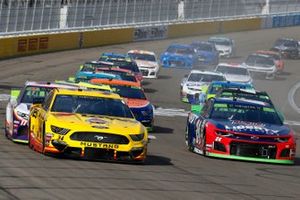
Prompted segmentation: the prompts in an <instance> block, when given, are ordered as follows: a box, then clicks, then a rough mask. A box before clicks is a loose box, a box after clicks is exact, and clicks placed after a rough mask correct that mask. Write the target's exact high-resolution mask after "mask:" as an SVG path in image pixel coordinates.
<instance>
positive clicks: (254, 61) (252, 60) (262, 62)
mask: <svg viewBox="0 0 300 200" xmlns="http://www.w3.org/2000/svg"><path fill="white" fill-rule="evenodd" d="M245 63H246V64H247V65H250V66H252V65H255V66H259V67H270V66H273V65H274V60H273V58H272V57H269V56H263V55H249V56H248V58H247V60H246V62H245Z"/></svg>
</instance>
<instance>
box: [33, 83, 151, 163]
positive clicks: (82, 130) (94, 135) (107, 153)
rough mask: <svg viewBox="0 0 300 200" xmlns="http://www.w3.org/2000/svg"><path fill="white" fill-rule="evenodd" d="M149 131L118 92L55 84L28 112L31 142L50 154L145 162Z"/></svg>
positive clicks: (38, 149) (36, 149)
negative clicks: (73, 87) (135, 116)
mask: <svg viewBox="0 0 300 200" xmlns="http://www.w3.org/2000/svg"><path fill="white" fill-rule="evenodd" d="M147 143H148V132H147V130H146V128H145V127H144V126H143V125H142V124H141V123H140V122H138V121H136V120H135V119H134V116H133V114H132V113H131V111H130V109H129V108H128V106H127V105H126V103H125V102H124V101H123V100H122V98H120V96H119V95H117V94H114V93H107V92H99V91H88V90H81V89H77V90H65V89H59V90H53V91H52V92H51V93H50V94H49V95H48V96H47V98H46V99H45V101H44V103H43V104H34V105H33V106H32V108H31V109H30V117H29V143H28V144H29V147H30V148H32V149H33V150H35V151H38V152H40V153H44V154H51V155H65V156H70V157H72V158H74V157H75V158H83V159H88V160H90V159H92V160H109V161H135V162H143V161H144V160H145V159H146V154H147Z"/></svg>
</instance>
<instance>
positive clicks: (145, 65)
mask: <svg viewBox="0 0 300 200" xmlns="http://www.w3.org/2000/svg"><path fill="white" fill-rule="evenodd" d="M135 62H136V64H137V65H138V67H143V68H155V67H157V66H158V65H157V63H156V62H152V61H145V60H135Z"/></svg>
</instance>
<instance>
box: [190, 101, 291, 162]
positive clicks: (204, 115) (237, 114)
mask: <svg viewBox="0 0 300 200" xmlns="http://www.w3.org/2000/svg"><path fill="white" fill-rule="evenodd" d="M185 138H186V144H187V146H188V149H189V150H190V151H192V152H195V153H198V154H202V155H204V156H212V157H218V158H227V159H237V160H245V161H255V162H268V163H278V164H293V163H294V160H295V154H296V153H295V152H296V140H295V135H294V133H293V131H292V130H291V129H290V128H289V127H287V126H285V125H284V124H283V122H282V120H281V119H280V117H279V115H278V113H277V112H276V110H275V109H274V107H273V106H272V105H270V104H268V103H266V102H262V101H255V100H249V99H239V98H234V99H231V98H216V99H210V100H208V101H207V102H206V103H205V104H204V106H203V109H202V110H201V111H200V113H195V112H190V113H189V115H188V119H187V125H186V136H185Z"/></svg>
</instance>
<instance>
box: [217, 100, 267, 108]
mask: <svg viewBox="0 0 300 200" xmlns="http://www.w3.org/2000/svg"><path fill="white" fill-rule="evenodd" d="M213 101H214V103H225V104H226V103H231V104H243V105H252V106H267V107H272V106H271V105H270V104H269V103H266V102H263V101H259V100H252V99H244V98H235V99H232V98H215V99H214V100H213Z"/></svg>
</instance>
